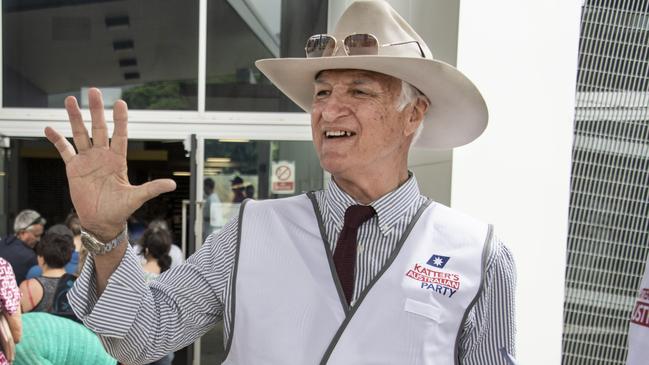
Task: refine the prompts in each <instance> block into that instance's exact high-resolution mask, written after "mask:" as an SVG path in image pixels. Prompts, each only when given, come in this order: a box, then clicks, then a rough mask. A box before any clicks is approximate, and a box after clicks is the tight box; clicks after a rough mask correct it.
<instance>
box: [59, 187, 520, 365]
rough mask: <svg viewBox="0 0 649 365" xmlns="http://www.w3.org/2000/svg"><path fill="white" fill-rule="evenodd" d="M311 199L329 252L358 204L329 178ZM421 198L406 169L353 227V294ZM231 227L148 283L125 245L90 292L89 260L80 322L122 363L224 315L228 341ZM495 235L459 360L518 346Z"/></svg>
mask: <svg viewBox="0 0 649 365" xmlns="http://www.w3.org/2000/svg"><path fill="white" fill-rule="evenodd" d="M316 199H317V202H318V205H319V208H320V211H321V215H322V217H323V221H324V225H325V232H326V235H327V240H328V243H329V245H330V247H331V250H332V252H333V250H335V243H336V241H337V239H338V235H339V234H340V231H341V229H342V225H343V217H344V212H345V210H346V208H347V207H349V206H350V205H353V204H358V203H357V202H356V201H354V199H353V198H351V197H350V196H349V195H348V194H346V193H345V192H344V191H342V190H341V189H340V188H339V187H338V186H337V185H336V184H335V183H334V182H333V181H332V182H331V183H330V184H329V187H328V188H327V189H326V190H323V191H318V192H316ZM426 199H427V198H426V197H424V196H422V195H421V194H420V192H419V189H418V187H417V181H416V179H415V177H414V176H411V177H410V178H409V179H408V180H407V181H406V182H405V183H404V184H403V185H401V186H400V187H399V188H398V189H396V190H394V191H392V192H391V193H389V194H386V195H385V196H383V197H381V198H380V199H378V200H377V201H375V202H373V203H371V206H372V207H373V208H374V209H375V210H376V212H377V214H376V215H375V216H374V217H372V218H371V219H370V220H368V221H367V222H365V223H364V224H363V225H362V226H361V227H360V229H359V231H358V240H357V241H358V249H357V255H358V257H357V263H356V281H355V289H354V300H356V299H357V298H358V296H359V294H360V293H361V292H362V291H363V289H364V288H365V287H366V286H367V285H368V284H369V283H370V282H371V280H372V279H373V278H374V276H375V275H376V274H377V273H378V272H379V271H380V270H381V268H382V266H383V265H384V264H385V263H386V261H387V259H388V257H389V256H390V253H391V252H392V250H393V249H394V248H395V246H396V244H397V242H398V240H399V238H400V237H401V235H402V234H403V233H404V231H405V229H406V226H407V225H408V223H409V222H410V220H411V219H412V218H413V217H414V215H415V213H416V211H417V209H418V208H419V207H420V206H421V205H422V204H423V203H424V202H425V201H426ZM237 229H238V219H237V218H235V219H233V220H232V221H230V222H229V223H228V224H227V225H226V226H225V227H224V228H223V229H222V230H221V231H219V232H217V233H214V234H212V235H210V236H209V237H208V238H207V240H206V241H205V243H204V245H203V247H201V249H200V250H198V251H197V252H196V253H195V254H194V255H192V256H191V257H190V258H189V259H188V260H187V262H186V264H184V265H180V266H178V267H174V268H172V269H170V270H167V271H166V272H164V273H163V274H162V275H161V276H160V278H159V280H156V281H153V282H151V283H149V284H145V281H144V278H143V273H142V269H141V267H140V264H139V261H138V259H137V257H136V256H135V255H134V254H133V251H132V250H131V248H130V247H129V248H128V249H127V252H126V254H125V256H124V258H123V259H122V262H121V264H120V265H119V267H118V268H117V270H116V271H115V272H114V273H113V275H112V276H111V277H110V279H109V280H108V285H107V287H106V289H105V291H104V292H103V294H102V296H101V298H100V299H98V298H97V295H96V291H95V277H94V261H93V259H92V258H89V260H88V261H87V263H86V265H85V266H84V269H83V271H82V273H81V276H80V278H79V279H78V280H77V281H76V284H75V287H74V288H73V289H72V290H71V291H70V303H71V304H72V306H73V307H74V309H75V312H76V313H77V316H78V317H79V318H81V319H82V320H83V322H84V324H86V326H88V327H89V328H90V329H92V330H93V331H95V332H96V333H97V334H99V335H100V336H101V339H102V342H103V343H104V345H105V346H106V348H107V350H108V352H109V353H110V354H111V355H113V356H114V357H116V358H117V359H118V360H120V361H121V362H124V363H128V364H138V363H146V362H150V361H151V360H153V359H156V358H159V357H162V356H164V355H165V354H166V353H168V352H170V351H174V350H177V349H179V348H182V347H184V346H187V345H188V344H190V343H192V342H194V341H195V340H196V339H197V338H198V337H200V336H201V335H203V334H204V333H205V332H207V331H208V330H209V329H210V328H211V327H212V326H214V325H215V324H216V323H217V322H218V321H220V320H221V319H222V320H223V321H224V332H225V333H224V337H225V341H226V342H227V339H228V337H229V336H230V333H229V332H230V323H231V320H232V319H231V318H229V314H230V313H231V312H230V305H231V298H230V293H231V286H232V285H233V280H232V279H233V278H232V274H233V268H234V263H235V254H236V247H237ZM493 240H494V241H493V242H492V243H491V245H490V247H491V252H489V253H488V259H487V265H486V272H485V275H486V277H485V278H484V279H485V280H484V285H483V289H482V292H481V294H480V297H479V298H478V300H477V301H476V304H475V306H474V307H473V308H472V309H471V311H470V312H469V314H468V316H467V320H466V322H465V324H464V328H463V332H462V336H461V339H460V343H459V346H460V352H459V353H460V357H461V363H462V364H476V365H477V364H480V365H484V364H490V365H491V364H503V365H505V364H508V362H507V360H506V359H505V357H504V352H508V353H510V354H513V353H514V332H515V326H514V286H515V268H514V262H513V259H512V256H511V254H510V252H509V250H508V249H507V248H506V247H505V246H504V245H503V244H502V243H501V242H500V241H499V240H498V239H497V238H493ZM260 305H263V303H260ZM451 335H453V336H454V335H455V334H451Z"/></svg>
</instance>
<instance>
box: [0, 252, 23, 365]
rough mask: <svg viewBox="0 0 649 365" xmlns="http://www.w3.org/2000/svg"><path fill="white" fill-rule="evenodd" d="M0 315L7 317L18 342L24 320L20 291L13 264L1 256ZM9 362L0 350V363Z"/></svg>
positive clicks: (13, 335) (10, 328) (15, 340)
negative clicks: (21, 312)
mask: <svg viewBox="0 0 649 365" xmlns="http://www.w3.org/2000/svg"><path fill="white" fill-rule="evenodd" d="M0 315H3V316H4V317H5V318H6V319H7V324H8V325H9V331H10V332H11V336H12V337H13V342H14V343H18V342H19V341H20V339H21V337H22V329H23V326H22V320H21V316H20V291H19V290H18V287H17V286H16V277H15V276H14V271H13V269H12V268H11V265H10V264H9V263H8V262H7V261H5V259H3V258H1V257H0ZM8 363H9V362H8V361H7V357H6V356H5V353H4V352H3V351H0V365H6V364H8Z"/></svg>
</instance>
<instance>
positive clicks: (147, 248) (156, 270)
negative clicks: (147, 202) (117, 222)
mask: <svg viewBox="0 0 649 365" xmlns="http://www.w3.org/2000/svg"><path fill="white" fill-rule="evenodd" d="M140 245H141V246H142V250H141V252H140V257H141V263H142V268H143V269H144V279H145V280H146V281H147V282H148V281H152V280H155V279H157V278H158V277H159V276H160V274H162V273H163V272H165V271H167V270H168V269H169V268H170V267H171V256H169V250H170V249H171V245H172V237H171V232H169V230H168V229H167V228H166V225H163V224H155V223H153V222H152V224H149V227H148V228H147V229H146V230H145V231H144V233H143V234H142V237H141V238H140ZM173 358H174V354H173V353H169V354H167V355H166V356H165V357H163V358H162V359H160V360H158V361H156V362H154V363H151V365H171V362H172V361H173Z"/></svg>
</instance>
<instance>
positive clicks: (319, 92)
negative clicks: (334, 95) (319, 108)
mask: <svg viewBox="0 0 649 365" xmlns="http://www.w3.org/2000/svg"><path fill="white" fill-rule="evenodd" d="M327 95H329V90H317V91H316V92H315V96H317V97H323V96H327Z"/></svg>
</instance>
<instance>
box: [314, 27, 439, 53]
mask: <svg viewBox="0 0 649 365" xmlns="http://www.w3.org/2000/svg"><path fill="white" fill-rule="evenodd" d="M337 43H338V42H337V40H336V38H335V37H334V36H332V35H329V34H315V35H312V36H311V37H309V39H308V40H307V41H306V46H305V47H304V50H305V51H306V57H307V58H316V57H329V56H333V55H335V54H336V51H338V47H339V45H338V44H337ZM410 43H415V44H416V45H417V47H418V48H419V53H420V54H421V57H423V58H426V56H425V55H424V50H423V49H422V48H421V45H419V42H418V41H414V40H413V41H404V42H394V43H387V44H380V43H379V40H378V39H377V38H376V37H375V36H374V35H372V34H369V33H358V34H350V35H348V36H347V37H345V39H344V40H343V50H344V51H345V54H346V55H347V56H378V54H379V48H380V47H390V46H400V45H404V44H410Z"/></svg>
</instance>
